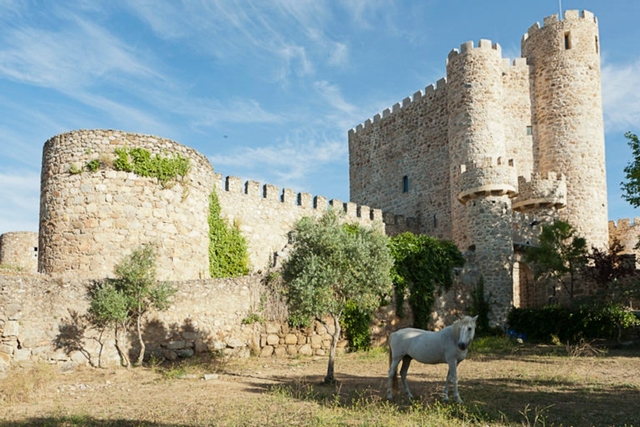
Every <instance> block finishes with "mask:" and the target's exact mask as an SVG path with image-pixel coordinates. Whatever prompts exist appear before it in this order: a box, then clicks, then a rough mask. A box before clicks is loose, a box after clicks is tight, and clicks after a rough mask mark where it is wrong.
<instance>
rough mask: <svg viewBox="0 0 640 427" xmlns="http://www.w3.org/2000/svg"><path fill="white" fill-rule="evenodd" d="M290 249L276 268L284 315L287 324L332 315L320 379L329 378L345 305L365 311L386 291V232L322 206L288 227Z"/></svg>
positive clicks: (388, 261) (388, 257)
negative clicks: (324, 372)
mask: <svg viewBox="0 0 640 427" xmlns="http://www.w3.org/2000/svg"><path fill="white" fill-rule="evenodd" d="M291 237H292V242H293V250H292V251H291V253H290V254H289V258H288V259H287V260H286V261H285V262H284V264H283V267H282V278H283V280H284V283H285V294H286V297H287V303H288V306H289V320H290V322H291V323H292V324H293V325H296V326H302V325H309V324H310V323H311V321H312V320H314V319H316V320H319V321H320V322H322V323H323V324H324V320H323V319H324V317H325V316H327V315H328V316H331V317H332V318H333V323H334V324H333V328H329V327H328V325H326V324H325V326H326V327H327V330H328V331H331V332H332V335H333V340H332V346H331V352H330V355H329V366H328V369H327V376H326V377H325V381H327V382H331V381H333V379H334V378H333V364H334V358H335V346H336V345H337V340H338V338H339V336H340V332H341V326H340V321H341V319H342V317H343V315H344V314H345V311H346V310H347V307H348V306H351V305H353V307H357V309H358V310H360V311H361V312H363V313H371V312H372V311H373V310H375V309H376V308H377V307H378V306H379V305H380V301H381V298H383V296H384V295H385V294H387V293H389V292H390V291H391V280H390V276H389V273H390V269H391V266H392V263H393V259H392V258H391V255H390V253H389V247H388V245H387V241H388V239H387V237H386V236H385V235H384V234H383V233H382V232H381V231H380V230H377V229H367V228H364V227H361V226H359V225H353V224H351V225H341V224H340V217H339V216H338V214H337V213H335V212H334V211H328V212H327V213H326V214H324V215H323V216H322V217H320V218H319V219H318V220H314V219H313V218H309V217H305V218H302V219H301V220H299V221H298V222H297V223H296V225H295V227H294V230H293V232H292V235H291Z"/></svg>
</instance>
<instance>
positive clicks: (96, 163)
mask: <svg viewBox="0 0 640 427" xmlns="http://www.w3.org/2000/svg"><path fill="white" fill-rule="evenodd" d="M85 168H87V170H88V171H89V172H97V171H98V169H99V168H100V160H98V159H93V160H91V161H89V162H87V164H86V165H85Z"/></svg>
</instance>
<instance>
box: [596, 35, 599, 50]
mask: <svg viewBox="0 0 640 427" xmlns="http://www.w3.org/2000/svg"><path fill="white" fill-rule="evenodd" d="M599 51H600V47H599V46H598V36H596V53H599Z"/></svg>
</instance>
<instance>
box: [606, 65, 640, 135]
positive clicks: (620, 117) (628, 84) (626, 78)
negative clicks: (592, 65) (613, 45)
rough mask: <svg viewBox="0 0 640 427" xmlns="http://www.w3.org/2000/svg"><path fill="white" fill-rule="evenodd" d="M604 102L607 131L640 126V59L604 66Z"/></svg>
mask: <svg viewBox="0 0 640 427" xmlns="http://www.w3.org/2000/svg"><path fill="white" fill-rule="evenodd" d="M602 97H603V99H602V103H603V107H604V119H605V127H606V128H607V131H625V130H629V129H631V128H637V127H638V126H640V59H639V60H637V61H636V62H633V63H626V64H605V65H604V66H603V67H602Z"/></svg>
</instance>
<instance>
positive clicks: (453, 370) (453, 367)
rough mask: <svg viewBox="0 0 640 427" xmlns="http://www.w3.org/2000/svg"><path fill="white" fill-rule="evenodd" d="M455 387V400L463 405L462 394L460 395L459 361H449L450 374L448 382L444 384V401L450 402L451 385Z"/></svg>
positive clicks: (448, 374)
mask: <svg viewBox="0 0 640 427" xmlns="http://www.w3.org/2000/svg"><path fill="white" fill-rule="evenodd" d="M450 382H451V384H452V385H453V399H454V400H455V402H456V403H462V399H461V398H460V394H459V393H458V361H457V360H455V359H453V360H450V361H449V372H447V381H446V382H445V384H444V400H445V401H446V402H448V401H449V383H450Z"/></svg>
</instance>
